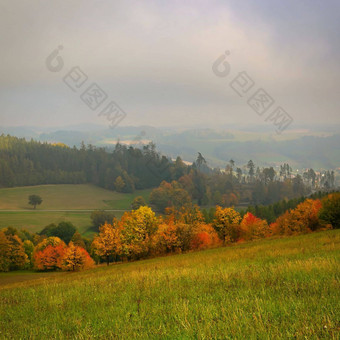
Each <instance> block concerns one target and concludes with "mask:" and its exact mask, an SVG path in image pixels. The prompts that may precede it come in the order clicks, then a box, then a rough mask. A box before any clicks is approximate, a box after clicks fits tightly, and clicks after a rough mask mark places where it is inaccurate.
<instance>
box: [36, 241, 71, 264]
mask: <svg viewBox="0 0 340 340" xmlns="http://www.w3.org/2000/svg"><path fill="white" fill-rule="evenodd" d="M65 250H66V244H65V243H64V241H62V240H61V239H60V238H59V237H54V236H51V237H48V238H46V239H44V240H43V241H42V242H40V243H39V244H38V245H37V246H36V247H35V249H34V252H33V260H34V268H35V269H37V270H56V269H61V267H62V259H63V256H64V253H65Z"/></svg>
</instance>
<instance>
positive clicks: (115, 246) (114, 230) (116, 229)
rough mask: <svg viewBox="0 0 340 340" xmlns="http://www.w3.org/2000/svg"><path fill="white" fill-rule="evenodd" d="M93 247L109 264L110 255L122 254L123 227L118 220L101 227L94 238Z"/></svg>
mask: <svg viewBox="0 0 340 340" xmlns="http://www.w3.org/2000/svg"><path fill="white" fill-rule="evenodd" d="M92 248H93V250H94V252H95V253H96V254H97V255H98V256H100V257H101V258H103V259H105V261H106V263H107V265H109V263H110V257H112V256H116V255H118V254H121V252H122V243H121V227H120V226H119V225H118V223H117V221H116V220H113V222H112V224H109V223H105V224H103V225H102V226H101V227H100V228H99V235H98V236H96V237H95V238H94V240H93V242H92Z"/></svg>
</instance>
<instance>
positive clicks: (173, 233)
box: [152, 221, 180, 254]
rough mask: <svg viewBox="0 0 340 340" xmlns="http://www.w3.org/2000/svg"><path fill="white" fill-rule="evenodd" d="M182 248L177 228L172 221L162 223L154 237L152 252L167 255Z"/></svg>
mask: <svg viewBox="0 0 340 340" xmlns="http://www.w3.org/2000/svg"><path fill="white" fill-rule="evenodd" d="M179 247H180V240H179V237H178V234H177V226H176V225H175V224H174V223H173V221H170V222H168V223H164V222H162V223H160V224H159V226H158V229H157V231H156V233H155V234H154V235H153V237H152V250H153V252H154V253H156V254H165V253H170V252H174V251H176V250H177V249H178V248H179Z"/></svg>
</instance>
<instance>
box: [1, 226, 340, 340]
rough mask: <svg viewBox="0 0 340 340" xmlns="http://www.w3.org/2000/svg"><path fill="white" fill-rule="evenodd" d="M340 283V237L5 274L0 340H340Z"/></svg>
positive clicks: (312, 236)
mask: <svg viewBox="0 0 340 340" xmlns="http://www.w3.org/2000/svg"><path fill="white" fill-rule="evenodd" d="M35 275H36V276H35ZM339 276H340V231H339V230H334V231H327V232H319V233H314V234H309V235H304V236H296V237H290V238H284V239H274V240H270V239H266V240H261V241H257V242H253V243H248V244H239V245H233V246H231V247H227V248H219V249H212V250H207V251H201V252H196V253H188V254H182V255H175V256H169V257H163V258H156V259H151V260H144V261H139V262H134V263H125V264H117V265H112V266H111V267H108V268H107V267H105V266H101V267H98V268H95V269H93V270H90V271H86V272H81V273H52V274H41V273H40V274H39V273H38V274H34V273H27V276H26V277H25V275H24V274H23V273H22V272H21V273H18V274H17V276H15V274H13V273H9V274H0V285H1V288H2V289H1V290H0V330H1V334H0V337H1V338H3V339H12V338H22V339H30V338H32V339H33V338H34V339H35V338H38V339H66V338H68V339H113V338H115V339H116V338H117V339H134V338H142V339H339V335H340V302H339V301H340V285H339ZM16 277H17V280H16ZM1 282H2V284H1Z"/></svg>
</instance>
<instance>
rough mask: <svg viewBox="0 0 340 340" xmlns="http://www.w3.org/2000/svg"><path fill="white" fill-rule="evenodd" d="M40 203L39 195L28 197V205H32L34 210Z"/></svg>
mask: <svg viewBox="0 0 340 340" xmlns="http://www.w3.org/2000/svg"><path fill="white" fill-rule="evenodd" d="M41 203H42V198H41V197H40V196H39V195H29V196H28V204H30V205H33V206H34V209H35V208H36V206H37V205H40V204H41Z"/></svg>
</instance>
